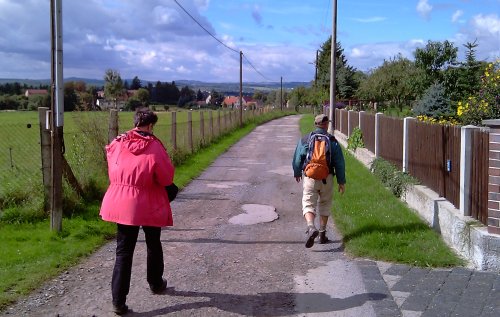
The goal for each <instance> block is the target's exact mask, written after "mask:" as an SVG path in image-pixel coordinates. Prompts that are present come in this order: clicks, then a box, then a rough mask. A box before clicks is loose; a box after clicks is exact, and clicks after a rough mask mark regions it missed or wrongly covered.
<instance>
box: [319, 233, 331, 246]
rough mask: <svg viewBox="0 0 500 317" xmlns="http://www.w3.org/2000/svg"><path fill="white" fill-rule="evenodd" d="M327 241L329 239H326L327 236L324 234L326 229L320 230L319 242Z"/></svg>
mask: <svg viewBox="0 0 500 317" xmlns="http://www.w3.org/2000/svg"><path fill="white" fill-rule="evenodd" d="M328 241H330V239H328V237H327V236H326V231H320V232H319V243H320V244H325V243H328Z"/></svg>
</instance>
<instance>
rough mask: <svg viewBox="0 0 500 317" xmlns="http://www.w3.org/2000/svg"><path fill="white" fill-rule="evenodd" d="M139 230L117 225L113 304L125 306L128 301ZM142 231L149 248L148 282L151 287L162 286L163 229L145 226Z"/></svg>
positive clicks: (112, 282)
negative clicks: (161, 237)
mask: <svg viewBox="0 0 500 317" xmlns="http://www.w3.org/2000/svg"><path fill="white" fill-rule="evenodd" d="M139 228H140V227H139V226H127V225H121V224H117V235H116V258H115V267H114V269H113V277H112V279H111V293H112V295H113V304H117V305H121V304H125V301H126V299H127V295H128V292H129V289H130V276H131V274H132V259H133V257H134V250H135V245H136V243H137V236H138V235H139ZM142 230H143V231H144V234H145V236H146V246H147V273H146V274H147V275H146V278H147V281H148V283H149V285H155V286H156V285H161V283H162V281H163V280H162V277H163V269H164V265H163V249H162V246H161V241H160V236H161V228H160V227H146V226H143V227H142Z"/></svg>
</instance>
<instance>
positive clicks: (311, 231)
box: [306, 227, 319, 248]
mask: <svg viewBox="0 0 500 317" xmlns="http://www.w3.org/2000/svg"><path fill="white" fill-rule="evenodd" d="M306 233H307V240H306V248H310V247H312V246H313V245H314V239H316V237H317V236H318V234H319V231H318V229H316V228H314V227H309V228H308V229H307V231H306Z"/></svg>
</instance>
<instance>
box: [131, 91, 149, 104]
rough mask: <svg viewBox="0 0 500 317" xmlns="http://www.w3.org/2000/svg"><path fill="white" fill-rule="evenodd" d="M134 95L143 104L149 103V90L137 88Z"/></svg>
mask: <svg viewBox="0 0 500 317" xmlns="http://www.w3.org/2000/svg"><path fill="white" fill-rule="evenodd" d="M134 97H135V98H136V99H137V100H139V101H140V102H141V103H142V104H143V105H144V106H148V105H149V91H148V90H147V89H145V88H139V89H138V90H137V92H136V93H135V95H134Z"/></svg>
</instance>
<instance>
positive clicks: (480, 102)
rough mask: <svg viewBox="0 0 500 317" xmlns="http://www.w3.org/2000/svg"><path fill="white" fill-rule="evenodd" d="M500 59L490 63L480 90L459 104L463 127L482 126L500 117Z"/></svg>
mask: <svg viewBox="0 0 500 317" xmlns="http://www.w3.org/2000/svg"><path fill="white" fill-rule="evenodd" d="M499 105H500V59H499V60H497V61H496V62H494V63H489V64H488V65H487V66H486V68H485V70H484V74H483V76H482V77H481V88H480V90H479V91H478V92H477V93H476V94H474V95H472V96H469V97H468V98H467V99H466V100H462V101H459V102H458V106H457V117H458V118H459V120H460V122H461V123H462V124H463V125H467V124H472V125H482V121H483V120H485V119H495V118H498V117H499V116H500V107H499Z"/></svg>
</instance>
